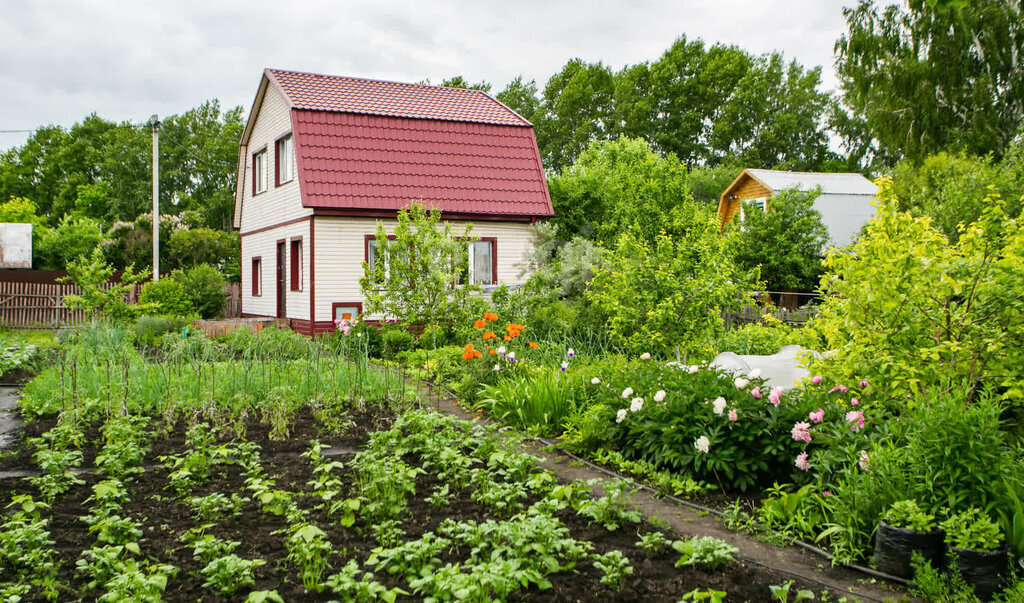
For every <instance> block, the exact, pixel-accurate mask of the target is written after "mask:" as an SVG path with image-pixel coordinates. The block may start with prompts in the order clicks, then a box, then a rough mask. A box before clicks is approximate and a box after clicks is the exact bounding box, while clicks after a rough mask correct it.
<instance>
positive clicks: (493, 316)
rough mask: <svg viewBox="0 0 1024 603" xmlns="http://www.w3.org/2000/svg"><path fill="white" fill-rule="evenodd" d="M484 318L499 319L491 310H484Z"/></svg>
mask: <svg viewBox="0 0 1024 603" xmlns="http://www.w3.org/2000/svg"><path fill="white" fill-rule="evenodd" d="M484 320H498V315H497V314H493V313H491V312H484Z"/></svg>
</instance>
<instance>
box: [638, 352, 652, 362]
mask: <svg viewBox="0 0 1024 603" xmlns="http://www.w3.org/2000/svg"><path fill="white" fill-rule="evenodd" d="M650 359H651V355H650V354H648V353H647V352H644V353H643V354H640V360H650Z"/></svg>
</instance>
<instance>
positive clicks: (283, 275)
mask: <svg viewBox="0 0 1024 603" xmlns="http://www.w3.org/2000/svg"><path fill="white" fill-rule="evenodd" d="M413 201H415V202H417V203H420V204H423V205H426V206H428V207H436V208H438V209H440V210H441V215H442V218H443V219H445V220H450V221H453V222H457V224H455V226H456V227H457V229H459V230H461V227H462V226H464V225H465V224H466V223H470V224H472V225H473V233H474V235H476V236H478V237H480V240H479V241H478V242H476V243H474V244H473V248H472V249H470V256H471V258H472V259H471V264H472V265H471V269H470V270H471V274H470V276H469V278H471V279H472V280H473V281H474V282H476V283H480V284H483V285H496V284H498V283H508V284H517V283H518V282H519V269H518V268H517V267H516V264H517V263H519V262H520V261H521V259H522V257H523V254H524V252H525V251H526V250H527V249H528V247H529V245H530V240H529V231H528V229H529V226H530V224H531V223H533V222H534V221H536V220H538V219H545V218H549V217H551V216H552V215H553V212H552V208H551V197H550V195H549V194H548V188H547V183H546V181H545V178H544V170H543V167H542V165H541V159H540V153H539V152H538V150H537V142H536V138H535V136H534V132H533V126H532V124H530V122H528V121H527V120H525V119H523V118H522V117H521V116H520V115H518V114H517V113H515V112H514V111H512V110H511V109H509V108H508V107H506V106H505V105H503V104H501V103H500V102H498V101H496V100H494V99H493V98H491V97H490V96H488V95H487V94H486V93H484V92H481V91H478V90H466V89H460V88H442V87H436V86H424V85H419V84H403V83H396V82H386V81H377V80H368V79H359V78H352V77H339V76H330V75H318V74H312V73H300V72H294V71H283V70H279V69H266V70H265V71H264V72H263V77H262V78H261V80H260V85H259V89H258V91H257V93H256V98H255V100H254V102H253V106H252V110H251V111H250V113H249V118H248V120H247V122H246V125H245V130H244V131H243V134H242V139H241V142H240V146H239V152H238V171H237V181H236V187H235V212H234V227H235V229H236V230H239V231H240V234H241V239H242V267H241V277H242V301H241V304H242V316H244V317H280V318H289V319H290V322H291V325H292V328H293V329H295V330H296V331H298V332H301V333H305V334H309V335H314V334H317V333H324V332H328V331H330V330H331V329H332V328H333V327H334V320H335V319H340V318H343V317H355V316H358V315H361V314H362V312H363V303H364V298H363V296H362V294H361V292H360V288H359V278H360V277H361V276H362V275H363V267H362V262H364V261H367V262H370V261H372V260H371V258H372V255H373V250H374V247H375V241H374V239H375V233H376V229H377V221H378V220H379V221H381V222H383V223H384V225H385V228H386V229H387V230H388V231H389V232H390V231H392V230H393V229H394V226H395V224H396V219H395V218H396V214H397V212H398V210H400V209H405V208H407V207H408V206H409V204H410V202H413ZM364 318H366V319H374V318H380V317H372V316H366V317H364Z"/></svg>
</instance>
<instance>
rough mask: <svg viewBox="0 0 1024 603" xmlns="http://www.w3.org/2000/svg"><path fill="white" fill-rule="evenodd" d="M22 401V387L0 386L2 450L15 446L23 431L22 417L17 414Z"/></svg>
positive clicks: (0, 437) (0, 446)
mask: <svg viewBox="0 0 1024 603" xmlns="http://www.w3.org/2000/svg"><path fill="white" fill-rule="evenodd" d="M20 399H21V386H6V385H5V386H0V450H4V449H6V448H8V447H9V446H13V445H14V443H15V442H17V440H18V432H19V431H20V430H21V426H22V423H23V422H22V420H21V415H20V414H19V413H18V412H17V408H18V400H20Z"/></svg>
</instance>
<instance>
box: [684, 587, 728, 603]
mask: <svg viewBox="0 0 1024 603" xmlns="http://www.w3.org/2000/svg"><path fill="white" fill-rule="evenodd" d="M727 594H728V593H726V592H725V591H724V590H713V589H708V590H700V589H698V588H695V589H693V590H691V591H690V592H688V593H685V594H684V595H683V598H682V600H683V601H707V602H708V603H722V601H724V600H725V597H726V595H727Z"/></svg>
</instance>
